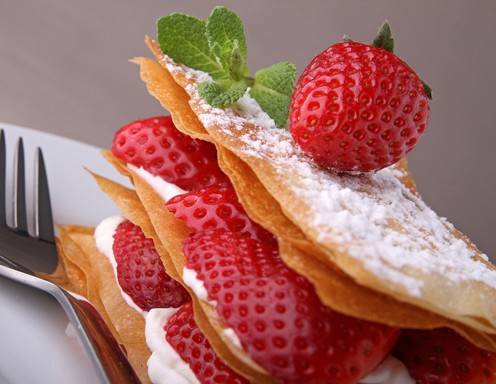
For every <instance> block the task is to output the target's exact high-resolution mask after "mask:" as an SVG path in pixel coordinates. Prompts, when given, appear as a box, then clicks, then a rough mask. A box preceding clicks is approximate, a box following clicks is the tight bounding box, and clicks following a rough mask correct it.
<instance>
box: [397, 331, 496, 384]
mask: <svg viewBox="0 0 496 384" xmlns="http://www.w3.org/2000/svg"><path fill="white" fill-rule="evenodd" d="M394 355H395V356H396V357H397V358H398V359H399V360H401V361H402V362H403V364H405V365H406V367H407V369H408V372H409V373H410V376H412V377H413V379H415V382H416V383H418V384H432V383H434V384H451V383H463V384H491V383H495V382H496V355H495V354H494V353H490V352H486V351H484V350H482V349H480V348H477V347H476V346H475V345H472V344H471V343H470V342H468V341H467V340H465V339H464V338H463V337H461V336H459V335H458V334H457V333H455V332H454V331H451V330H449V329H445V328H443V329H435V330H425V331H424V330H404V331H402V334H401V336H400V338H399V340H398V344H397V345H396V347H395V349H394Z"/></svg>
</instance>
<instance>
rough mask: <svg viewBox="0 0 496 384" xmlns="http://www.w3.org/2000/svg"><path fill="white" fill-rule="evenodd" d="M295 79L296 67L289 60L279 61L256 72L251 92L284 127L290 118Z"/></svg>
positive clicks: (279, 125)
mask: <svg viewBox="0 0 496 384" xmlns="http://www.w3.org/2000/svg"><path fill="white" fill-rule="evenodd" d="M295 80H296V68H295V66H294V65H293V64H291V63H288V62H281V63H277V64H274V65H272V66H270V67H268V68H264V69H261V70H259V71H257V73H255V84H254V85H253V87H252V88H251V90H250V94H251V96H252V97H253V98H254V99H255V100H256V101H257V102H258V104H260V106H261V107H262V109H263V110H264V111H265V112H267V114H268V115H269V116H270V117H271V118H272V119H273V120H274V121H275V123H276V125H277V126H278V127H284V126H285V125H286V122H287V120H288V113H289V103H290V100H291V93H292V91H293V87H294V83H295Z"/></svg>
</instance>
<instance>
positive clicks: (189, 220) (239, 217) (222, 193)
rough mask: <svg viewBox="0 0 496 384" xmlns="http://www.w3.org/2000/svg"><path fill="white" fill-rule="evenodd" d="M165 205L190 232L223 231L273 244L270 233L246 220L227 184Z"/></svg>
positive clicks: (247, 218) (188, 195)
mask: <svg viewBox="0 0 496 384" xmlns="http://www.w3.org/2000/svg"><path fill="white" fill-rule="evenodd" d="M165 205H166V206H167V209H168V210H169V211H170V212H171V213H173V214H174V216H176V217H177V218H178V219H180V220H183V221H184V222H185V223H186V225H187V226H188V228H190V229H191V230H193V231H201V230H206V229H217V228H224V229H229V230H231V231H234V232H240V233H243V234H246V235H248V236H251V237H253V238H254V239H257V240H260V241H275V239H274V236H273V235H272V234H271V233H270V232H268V231H266V230H265V229H264V228H262V227H261V226H260V225H258V224H256V223H254V222H253V221H252V220H251V219H250V218H249V217H248V215H247V214H246V212H245V210H244V208H243V206H242V205H241V203H240V202H239V200H238V196H237V195H236V192H235V191H234V188H233V187H232V185H230V184H224V185H214V186H212V187H209V188H205V189H202V190H199V191H192V192H188V193H184V194H182V195H177V196H175V197H173V198H172V199H170V200H169V201H167V203H166V204H165Z"/></svg>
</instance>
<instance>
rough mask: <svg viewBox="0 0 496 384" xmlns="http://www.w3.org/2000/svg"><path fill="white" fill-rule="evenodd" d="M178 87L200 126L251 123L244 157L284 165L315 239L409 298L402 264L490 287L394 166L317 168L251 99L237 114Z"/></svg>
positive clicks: (175, 68) (493, 274)
mask: <svg viewBox="0 0 496 384" xmlns="http://www.w3.org/2000/svg"><path fill="white" fill-rule="evenodd" d="M164 60H165V63H166V65H167V68H168V69H169V71H171V72H172V73H173V74H174V73H175V74H176V75H177V74H178V73H181V74H183V75H185V76H186V77H187V78H188V79H192V80H195V81H201V80H202V78H198V77H197V76H198V71H191V70H190V69H189V68H186V67H184V66H181V65H177V64H175V63H173V62H172V61H170V59H168V58H166V57H164ZM200 77H201V76H200ZM185 89H186V91H187V92H188V94H189V95H190V97H191V99H192V100H191V102H194V103H196V105H197V106H200V108H201V113H199V118H200V120H201V122H202V123H203V125H205V126H206V127H210V128H217V129H222V130H223V132H224V133H227V134H231V135H232V131H233V130H238V131H239V132H243V131H244V130H246V128H245V125H246V123H247V122H251V123H252V124H253V123H255V124H257V125H256V126H255V127H254V129H253V131H251V132H249V133H246V132H245V134H244V135H241V140H242V141H243V143H244V144H245V146H244V147H243V148H242V151H243V154H245V155H246V156H252V157H258V158H265V159H269V160H270V162H271V164H272V165H273V166H274V167H275V169H276V171H277V172H279V173H280V175H283V174H284V175H287V174H288V170H291V172H292V173H293V177H291V178H286V177H280V182H281V183H285V187H286V188H288V189H289V190H290V191H291V193H293V194H294V195H295V196H296V197H298V198H300V199H301V200H304V201H305V204H307V206H308V209H309V211H310V213H311V214H310V217H311V220H312V227H313V228H314V230H315V233H316V234H317V235H316V236H317V239H318V241H319V242H328V243H329V242H330V243H332V244H335V246H336V249H337V250H339V251H343V252H347V253H348V254H349V255H350V256H351V257H353V258H354V259H356V260H358V261H359V262H360V263H361V265H363V266H364V267H365V268H366V269H367V270H368V271H370V272H372V273H373V274H374V275H376V276H377V277H379V278H381V279H383V280H385V281H390V282H392V283H395V284H397V285H401V286H403V287H404V288H405V289H406V290H407V291H408V293H409V294H410V295H412V296H421V295H422V288H423V282H422V281H421V280H420V279H417V278H415V277H414V276H412V274H408V273H403V272H402V269H404V268H405V269H407V268H410V269H413V270H420V271H422V272H423V273H426V274H430V273H434V274H441V275H445V276H448V278H449V279H450V281H452V282H459V281H469V280H471V281H478V282H482V283H484V284H486V285H488V286H490V287H493V288H496V271H494V270H491V269H489V268H488V267H487V266H486V265H485V264H484V263H483V262H482V261H480V260H477V259H476V258H475V256H476V255H477V253H476V251H475V250H473V249H471V248H470V247H469V246H468V245H467V244H466V243H465V242H464V241H463V240H462V239H460V238H458V237H456V236H455V235H454V234H453V233H452V229H453V228H452V226H451V224H449V223H448V222H447V221H446V220H445V219H443V218H441V217H439V216H438V215H437V214H436V213H435V212H434V211H433V210H432V209H431V208H429V207H428V206H427V205H426V204H425V203H424V202H423V201H422V200H421V199H420V198H419V197H418V196H416V195H415V194H414V193H413V192H411V191H410V190H409V189H408V188H407V187H405V186H404V185H403V184H402V183H401V181H400V180H399V179H398V177H397V176H398V170H397V169H396V168H395V167H389V168H386V169H383V170H381V171H378V172H376V173H373V174H366V175H362V176H360V177H356V176H343V175H336V174H333V173H331V172H328V171H324V170H322V169H320V168H318V167H317V166H315V165H314V164H313V162H312V161H311V159H309V158H308V157H307V156H306V155H304V154H303V153H302V152H301V151H300V150H299V149H298V147H297V146H296V144H295V143H294V141H293V139H292V137H291V135H290V133H289V132H288V131H287V130H284V129H279V128H276V127H275V125H272V126H269V125H270V124H267V120H265V121H264V122H263V123H262V124H260V125H258V123H257V122H256V121H253V119H252V118H251V117H252V116H253V115H254V112H253V106H254V103H255V104H256V102H254V101H253V102H250V103H249V105H250V108H251V109H250V113H249V116H248V117H249V119H246V118H245V117H243V116H240V115H239V112H240V111H241V113H242V108H239V111H238V113H236V112H235V111H233V110H232V109H218V108H214V107H211V106H210V105H208V104H207V103H206V102H204V101H203V100H202V99H201V98H200V97H199V95H198V91H197V86H196V85H195V83H190V84H188V85H187V86H186V88H185ZM244 97H245V98H247V97H249V96H248V95H245V96H244ZM249 120H251V121H249ZM254 132H256V134H254ZM292 212H293V213H294V211H292ZM296 215H297V213H295V216H296ZM295 219H296V221H297V222H302V221H304V220H308V218H304V217H295ZM330 220H332V225H329V222H330ZM482 258H487V256H485V255H482Z"/></svg>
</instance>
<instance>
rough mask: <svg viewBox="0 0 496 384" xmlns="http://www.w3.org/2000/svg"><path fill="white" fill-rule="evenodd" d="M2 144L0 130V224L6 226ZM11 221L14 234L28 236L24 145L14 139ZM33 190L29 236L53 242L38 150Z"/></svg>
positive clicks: (41, 157)
mask: <svg viewBox="0 0 496 384" xmlns="http://www.w3.org/2000/svg"><path fill="white" fill-rule="evenodd" d="M6 152H7V151H6V143H5V134H4V131H3V129H0V225H1V226H7V219H6V205H5V204H6V200H5V197H6V192H5V191H6V188H7V181H6ZM13 183H14V196H13V208H14V212H13V215H14V220H13V227H12V229H14V230H15V231H16V232H18V233H20V234H25V235H28V224H27V223H28V219H27V210H26V177H25V159H24V142H23V140H22V137H21V138H19V139H18V141H17V146H16V150H15V157H14V180H13ZM34 185H35V190H34V195H35V196H34V233H33V236H34V237H36V238H38V239H39V240H43V241H46V242H53V241H54V229H53V218H52V208H51V204H50V192H49V189H48V180H47V173H46V169H45V161H44V159H43V152H42V151H41V149H40V148H38V149H37V151H36V156H35V183H34Z"/></svg>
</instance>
